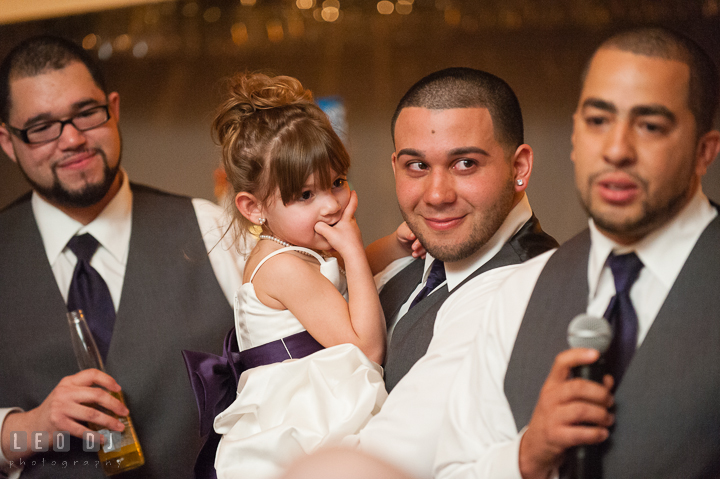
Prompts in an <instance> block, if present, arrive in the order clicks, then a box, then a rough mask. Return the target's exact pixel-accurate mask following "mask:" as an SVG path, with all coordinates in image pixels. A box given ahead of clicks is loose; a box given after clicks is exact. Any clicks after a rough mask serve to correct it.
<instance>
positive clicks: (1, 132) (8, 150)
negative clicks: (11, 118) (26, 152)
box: [0, 125, 17, 163]
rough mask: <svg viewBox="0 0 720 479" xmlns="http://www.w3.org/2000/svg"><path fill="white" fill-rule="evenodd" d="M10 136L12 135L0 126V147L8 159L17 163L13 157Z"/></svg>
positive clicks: (13, 152) (13, 148)
mask: <svg viewBox="0 0 720 479" xmlns="http://www.w3.org/2000/svg"><path fill="white" fill-rule="evenodd" d="M10 135H12V133H10V131H9V130H8V129H7V128H5V126H3V125H0V147H2V149H3V151H4V152H5V154H6V155H7V156H8V158H10V159H11V160H12V161H14V162H15V163H17V158H16V157H15V147H13V144H12V138H10Z"/></svg>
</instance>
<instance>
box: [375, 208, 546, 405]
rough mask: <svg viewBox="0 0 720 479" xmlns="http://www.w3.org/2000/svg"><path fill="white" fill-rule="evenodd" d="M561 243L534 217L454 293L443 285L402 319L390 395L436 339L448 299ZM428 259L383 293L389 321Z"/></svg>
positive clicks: (391, 360)
mask: <svg viewBox="0 0 720 479" xmlns="http://www.w3.org/2000/svg"><path fill="white" fill-rule="evenodd" d="M556 247H557V242H556V241H555V239H553V238H552V236H550V235H548V234H547V233H545V232H544V231H543V230H542V229H541V228H540V222H539V221H538V220H537V218H536V217H535V216H534V215H533V216H532V217H531V218H530V219H529V220H528V221H527V222H526V223H525V224H524V225H523V226H522V228H520V230H519V231H518V232H517V233H516V234H515V235H514V236H513V237H512V238H511V239H510V241H508V242H507V243H505V244H504V245H503V247H502V248H501V249H500V251H498V253H497V254H496V255H495V256H493V257H492V258H491V259H490V260H489V261H488V262H487V263H485V264H484V265H482V266H481V267H480V268H478V269H476V270H475V271H473V272H472V274H470V275H469V276H468V277H467V278H466V279H465V280H464V281H463V282H462V283H460V284H459V285H458V286H457V287H456V288H455V289H453V290H452V291H448V287H447V285H444V286H442V287H441V288H439V289H438V290H436V291H435V292H433V293H432V294H430V295H429V296H427V297H426V298H424V299H423V300H422V301H420V302H419V303H418V304H416V305H415V306H414V307H413V308H412V309H410V310H409V311H408V312H407V313H406V314H405V315H404V316H403V317H402V318H400V319H399V320H398V322H397V324H396V326H395V330H394V331H393V335H392V338H391V340H390V347H389V348H388V352H387V358H386V360H385V387H386V388H387V390H388V392H390V391H391V390H392V389H393V388H394V387H395V385H396V384H397V383H398V382H399V381H400V380H401V379H402V378H403V377H404V376H405V374H407V372H408V371H409V370H410V368H412V367H413V365H414V364H415V363H416V362H417V361H418V360H419V359H420V358H421V357H422V356H423V355H424V354H425V353H426V352H427V349H428V346H429V345H430V341H431V340H432V337H433V329H434V327H435V317H436V316H437V312H438V311H439V310H440V307H441V306H442V305H443V303H444V302H445V300H446V299H447V298H449V297H450V295H451V294H453V293H454V292H455V291H457V290H458V289H460V286H462V285H463V284H465V283H467V282H468V281H470V280H471V279H473V278H474V277H476V276H478V275H480V274H482V273H484V272H486V271H490V270H491V269H495V268H500V267H501V266H507V265H511V264H518V263H522V262H523V261H527V260H528V259H530V258H533V257H535V256H537V255H539V254H541V253H544V252H545V251H547V250H549V249H552V248H556ZM423 264H424V260H416V261H413V262H412V263H410V265H408V266H407V267H406V268H405V269H403V270H402V271H401V272H400V273H398V274H397V275H396V276H394V277H393V278H392V279H391V280H390V281H388V283H387V284H386V285H385V287H384V288H383V290H382V291H381V292H380V302H381V304H382V307H383V312H384V313H385V318H386V319H387V320H388V321H389V320H390V318H393V317H394V316H395V315H396V314H397V312H398V310H399V309H400V307H401V306H402V305H403V304H405V303H406V302H407V300H408V299H409V298H410V294H412V292H413V291H414V290H415V288H417V286H418V284H420V282H421V281H422V276H423Z"/></svg>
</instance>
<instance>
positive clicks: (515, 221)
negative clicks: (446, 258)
mask: <svg viewBox="0 0 720 479" xmlns="http://www.w3.org/2000/svg"><path fill="white" fill-rule="evenodd" d="M531 217H532V208H530V202H529V201H528V198H527V195H523V197H522V199H521V200H520V202H519V203H518V204H517V205H515V207H514V208H513V209H512V210H511V211H510V213H509V214H508V215H507V217H506V218H505V221H503V223H502V225H500V228H498V230H497V231H496V232H495V234H494V235H493V236H492V237H491V238H490V240H488V242H487V243H485V244H484V245H483V246H482V248H480V249H479V250H477V251H476V252H475V253H473V254H472V255H470V256H468V257H467V258H465V259H462V260H460V261H454V262H452V263H445V276H446V277H447V286H448V289H449V290H450V291H452V290H453V289H455V288H456V287H457V286H458V285H459V284H460V283H462V282H463V281H465V279H466V278H467V277H468V276H470V275H471V274H472V273H473V272H474V271H475V270H477V269H478V268H480V267H481V266H482V265H484V264H485V263H487V262H488V261H490V259H491V258H492V257H493V256H495V255H496V254H497V253H498V251H500V249H501V248H502V247H503V245H505V243H507V242H508V241H509V240H510V238H512V237H513V236H514V235H515V233H517V232H518V231H519V230H520V228H522V227H523V225H524V224H525V223H526V222H527V221H528V220H529V219H530V218H531ZM434 259H435V258H433V257H432V256H431V255H430V254H427V255H426V256H425V265H424V271H423V280H426V279H427V276H428V275H429V274H430V266H432V262H433V261H434Z"/></svg>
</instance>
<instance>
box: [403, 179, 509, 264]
mask: <svg viewBox="0 0 720 479" xmlns="http://www.w3.org/2000/svg"><path fill="white" fill-rule="evenodd" d="M514 192H515V187H514V184H513V180H512V178H511V179H510V181H509V182H508V183H507V185H506V188H505V189H504V191H503V192H501V194H500V195H498V198H497V201H496V202H495V203H494V204H493V207H492V208H491V209H488V210H486V211H485V214H484V216H483V218H480V219H479V220H481V221H478V219H476V221H475V223H473V225H472V229H471V231H470V234H469V236H468V237H467V238H465V239H464V240H463V241H461V242H459V243H454V244H444V243H443V242H442V241H438V242H433V241H431V239H430V238H428V237H426V236H425V235H424V234H423V231H422V229H421V228H418V227H417V226H416V225H415V224H414V222H413V221H408V215H406V214H405V213H404V212H403V211H402V208H401V209H400V212H401V213H402V216H403V218H404V219H405V222H406V223H407V225H408V227H409V228H410V230H411V231H412V232H413V234H415V236H417V238H418V240H419V241H420V244H422V245H423V247H424V248H425V249H426V250H427V252H428V253H430V255H431V256H432V257H433V258H435V259H439V260H440V261H443V262H448V263H453V262H455V261H460V260H463V259H465V258H468V257H470V256H472V255H473V254H475V253H476V252H477V251H479V250H480V248H482V247H483V246H485V244H487V242H488V241H490V238H492V237H493V236H494V235H495V233H497V230H498V229H500V226H502V224H503V222H504V221H505V218H507V216H508V214H510V211H512V209H513V200H514ZM420 221H422V220H420Z"/></svg>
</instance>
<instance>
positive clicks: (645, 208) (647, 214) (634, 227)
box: [578, 173, 691, 241]
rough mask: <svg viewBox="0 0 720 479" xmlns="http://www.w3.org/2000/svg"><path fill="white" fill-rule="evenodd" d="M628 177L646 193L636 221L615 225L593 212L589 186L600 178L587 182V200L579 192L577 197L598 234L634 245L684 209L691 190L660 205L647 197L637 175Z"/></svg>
mask: <svg viewBox="0 0 720 479" xmlns="http://www.w3.org/2000/svg"><path fill="white" fill-rule="evenodd" d="M629 174H630V176H632V177H633V178H634V179H635V181H636V182H637V183H638V184H639V185H640V188H641V189H642V190H643V191H644V193H645V200H643V201H642V203H641V205H640V206H641V214H640V215H639V216H637V217H635V218H630V219H627V220H624V221H618V220H617V219H616V218H615V217H614V216H613V215H611V214H601V213H599V212H597V211H593V205H592V193H591V192H592V184H593V182H594V179H595V178H596V177H597V176H599V174H596V175H593V176H591V177H590V178H589V179H588V195H587V198H584V197H583V195H582V193H581V192H578V194H579V196H580V204H581V205H582V207H583V209H584V210H585V213H586V214H587V215H588V216H589V217H590V218H592V220H593V222H594V223H595V226H597V227H598V228H599V229H600V230H601V231H604V232H606V233H610V234H611V235H614V236H617V237H618V238H625V239H626V240H631V241H637V240H639V239H641V238H643V237H644V236H645V235H647V234H648V233H650V232H651V231H653V230H655V229H657V228H658V227H659V226H660V225H663V224H665V223H667V222H668V221H669V220H670V219H671V218H673V217H674V216H675V215H676V214H677V213H678V212H679V211H680V210H681V209H682V208H683V206H685V205H686V204H687V201H688V199H689V197H690V189H691V187H690V184H689V182H688V186H687V187H686V188H684V189H683V190H682V191H679V192H677V193H675V194H674V195H673V196H671V197H669V198H665V199H662V202H661V203H657V202H651V200H652V198H650V197H649V194H648V191H649V185H648V182H647V180H645V179H644V178H642V177H640V176H638V175H636V174H632V173H629Z"/></svg>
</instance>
